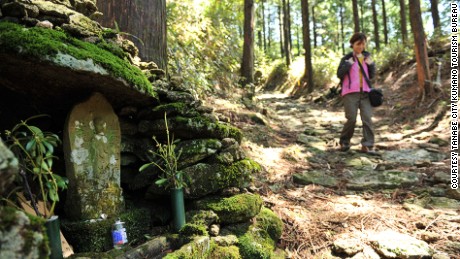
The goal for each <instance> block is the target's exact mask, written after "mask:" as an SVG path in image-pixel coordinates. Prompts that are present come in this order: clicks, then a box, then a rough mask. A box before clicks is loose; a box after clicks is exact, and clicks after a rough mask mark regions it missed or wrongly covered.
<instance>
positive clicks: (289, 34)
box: [286, 0, 292, 53]
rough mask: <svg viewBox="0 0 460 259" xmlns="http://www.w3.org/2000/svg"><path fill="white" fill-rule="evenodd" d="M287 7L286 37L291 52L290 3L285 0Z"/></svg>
mask: <svg viewBox="0 0 460 259" xmlns="http://www.w3.org/2000/svg"><path fill="white" fill-rule="evenodd" d="M286 5H287V12H286V15H287V22H288V32H289V33H288V36H289V50H290V51H291V50H292V27H291V25H292V24H291V2H290V1H289V0H287V2H286ZM289 53H290V52H289Z"/></svg>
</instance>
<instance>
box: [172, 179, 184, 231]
mask: <svg viewBox="0 0 460 259" xmlns="http://www.w3.org/2000/svg"><path fill="white" fill-rule="evenodd" d="M171 202H172V213H173V227H174V230H175V231H179V230H180V229H181V228H182V227H183V226H184V225H185V208H184V189H183V188H180V189H175V188H174V189H172V190H171Z"/></svg>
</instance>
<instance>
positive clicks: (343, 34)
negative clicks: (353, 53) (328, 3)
mask: <svg viewBox="0 0 460 259" xmlns="http://www.w3.org/2000/svg"><path fill="white" fill-rule="evenodd" d="M343 9H344V8H343V2H342V1H340V4H339V10H340V38H341V44H340V45H341V46H342V54H343V55H345V33H344V29H343V20H344V17H343V16H344V15H343Z"/></svg>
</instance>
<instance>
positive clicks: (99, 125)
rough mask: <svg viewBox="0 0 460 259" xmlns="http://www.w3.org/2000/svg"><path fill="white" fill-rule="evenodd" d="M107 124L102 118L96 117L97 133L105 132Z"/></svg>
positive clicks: (95, 127)
mask: <svg viewBox="0 0 460 259" xmlns="http://www.w3.org/2000/svg"><path fill="white" fill-rule="evenodd" d="M106 126H107V124H106V123H105V121H103V120H102V119H100V118H94V130H95V132H96V134H99V133H104V132H105V130H106Z"/></svg>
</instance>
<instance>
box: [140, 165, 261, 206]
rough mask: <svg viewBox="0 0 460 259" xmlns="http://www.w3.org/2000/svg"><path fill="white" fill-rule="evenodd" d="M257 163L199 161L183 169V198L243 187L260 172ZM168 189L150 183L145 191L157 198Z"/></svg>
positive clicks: (165, 193)
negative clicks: (184, 181) (185, 179)
mask: <svg viewBox="0 0 460 259" xmlns="http://www.w3.org/2000/svg"><path fill="white" fill-rule="evenodd" d="M260 170H261V167H260V165H259V164H258V163H256V162H254V161H252V160H250V159H244V160H241V161H238V162H236V163H233V164H232V165H231V166H226V165H221V164H212V165H209V164H203V163H199V164H196V165H193V166H190V167H187V168H185V169H183V170H182V171H183V172H184V174H185V175H187V177H188V178H189V180H190V181H189V183H188V186H187V187H186V189H185V193H184V197H185V198H195V199H196V198H200V197H204V196H206V195H208V194H212V193H216V192H218V191H219V190H222V189H225V188H228V187H244V186H246V185H248V183H250V182H251V179H252V175H253V174H256V173H258V172H260ZM168 193H169V191H167V190H165V189H164V188H162V187H158V186H157V185H156V184H152V185H151V186H150V188H149V189H148V191H147V194H146V197H147V198H153V199H154V198H157V196H158V195H167V194H168Z"/></svg>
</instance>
